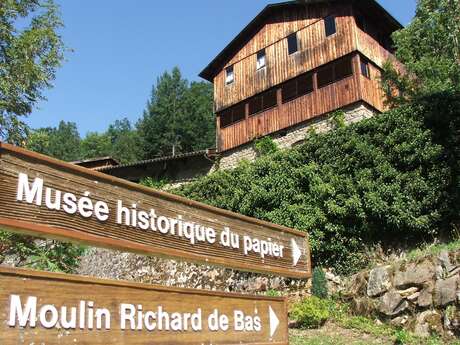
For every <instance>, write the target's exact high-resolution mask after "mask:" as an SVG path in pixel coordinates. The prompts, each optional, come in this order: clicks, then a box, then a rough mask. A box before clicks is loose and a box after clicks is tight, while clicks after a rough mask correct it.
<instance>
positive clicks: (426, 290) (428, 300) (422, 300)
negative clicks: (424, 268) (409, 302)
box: [417, 282, 434, 308]
mask: <svg viewBox="0 0 460 345" xmlns="http://www.w3.org/2000/svg"><path fill="white" fill-rule="evenodd" d="M433 290H434V284H433V282H428V283H426V284H425V285H424V286H423V289H422V291H420V295H419V296H418V298H417V304H418V305H419V306H420V307H422V308H425V307H431V305H432V304H433Z"/></svg>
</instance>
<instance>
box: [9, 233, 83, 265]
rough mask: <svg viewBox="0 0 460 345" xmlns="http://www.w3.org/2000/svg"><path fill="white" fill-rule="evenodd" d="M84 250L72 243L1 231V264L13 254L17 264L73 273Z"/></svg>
mask: <svg viewBox="0 0 460 345" xmlns="http://www.w3.org/2000/svg"><path fill="white" fill-rule="evenodd" d="M83 252H84V248H83V247H81V246H75V245H72V244H70V243H61V242H57V241H50V240H47V241H45V240H38V239H36V238H33V237H30V236H24V235H18V234H13V233H10V232H4V231H0V264H1V263H3V262H4V261H5V259H6V258H7V257H9V256H12V257H14V261H15V262H16V265H17V266H26V267H30V268H34V269H39V270H47V271H54V272H67V273H73V272H74V271H75V269H76V268H77V266H78V261H79V258H80V256H81V255H82V254H83Z"/></svg>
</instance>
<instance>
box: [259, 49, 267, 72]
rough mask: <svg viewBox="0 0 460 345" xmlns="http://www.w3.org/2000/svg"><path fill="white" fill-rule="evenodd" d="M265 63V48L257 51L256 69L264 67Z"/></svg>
mask: <svg viewBox="0 0 460 345" xmlns="http://www.w3.org/2000/svg"><path fill="white" fill-rule="evenodd" d="M265 64H266V56H265V49H262V50H261V51H259V52H258V53H257V69H261V68H263V67H265Z"/></svg>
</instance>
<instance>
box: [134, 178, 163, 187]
mask: <svg viewBox="0 0 460 345" xmlns="http://www.w3.org/2000/svg"><path fill="white" fill-rule="evenodd" d="M140 184H141V185H143V186H146V187H150V188H153V189H163V188H164V187H165V186H167V185H168V184H169V181H168V180H165V179H163V180H155V179H153V178H151V177H146V178H144V179H142V181H141V182H140Z"/></svg>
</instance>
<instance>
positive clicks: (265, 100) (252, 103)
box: [249, 88, 278, 115]
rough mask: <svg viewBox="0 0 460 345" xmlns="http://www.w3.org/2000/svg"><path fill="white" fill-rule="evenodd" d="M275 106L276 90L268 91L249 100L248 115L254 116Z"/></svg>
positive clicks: (276, 102)
mask: <svg viewBox="0 0 460 345" xmlns="http://www.w3.org/2000/svg"><path fill="white" fill-rule="evenodd" d="M277 104H278V101H277V98H276V89H275V88H273V89H270V90H268V91H265V92H263V93H261V94H259V95H257V96H254V97H252V98H251V99H250V100H249V115H254V114H257V113H259V112H261V111H264V110H267V109H269V108H273V107H276V105H277Z"/></svg>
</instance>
